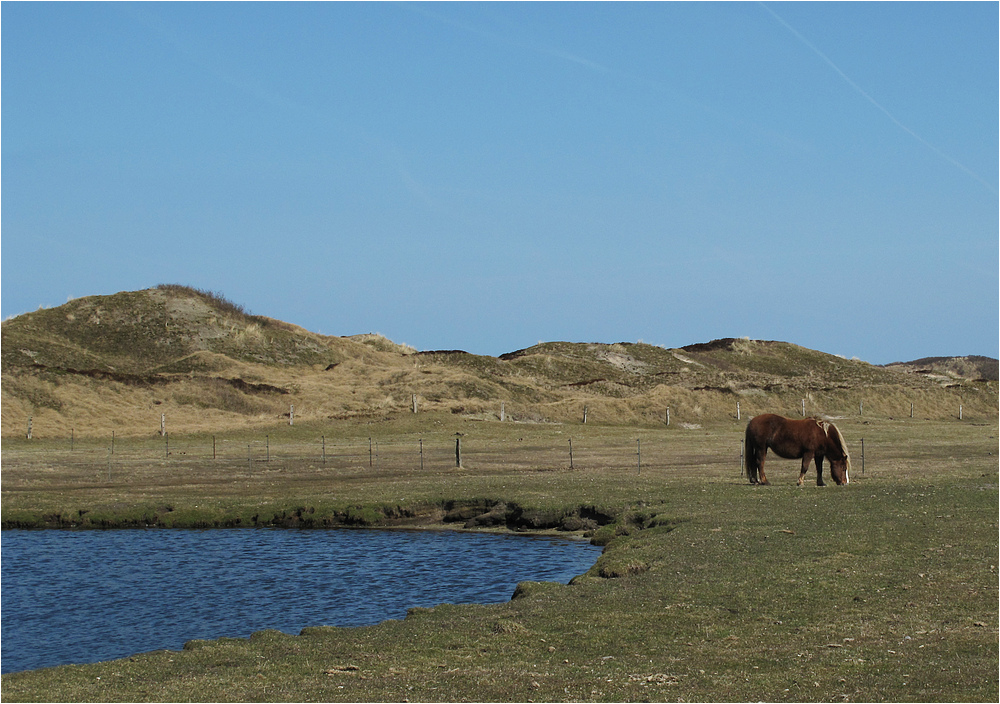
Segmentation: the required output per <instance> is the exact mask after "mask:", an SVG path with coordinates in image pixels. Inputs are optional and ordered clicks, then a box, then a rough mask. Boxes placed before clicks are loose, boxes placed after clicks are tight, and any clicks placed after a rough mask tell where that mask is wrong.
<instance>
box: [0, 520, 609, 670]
mask: <svg viewBox="0 0 1000 704" xmlns="http://www.w3.org/2000/svg"><path fill="white" fill-rule="evenodd" d="M0 541H2V542H0V546H2V556H0V570H2V574H0V579H2V610H0V619H2V627H0V632H2V656H0V661H2V671H3V672H14V671H18V670H26V669H35V668H39V667H47V666H50V665H61V664H67V663H86V662H97V661H102V660H111V659H115V658H120V657H126V656H128V655H133V654H136V653H140V652H146V651H150V650H158V649H161V648H167V649H180V648H181V647H183V645H184V643H185V642H186V641H188V640H192V639H195V638H204V639H213V638H220V637H247V636H249V635H250V634H251V633H253V632H254V631H259V630H263V629H267V628H273V629H277V630H280V631H284V632H286V633H292V634H297V633H298V632H299V631H301V630H302V629H303V628H305V627H306V626H320V625H330V626H361V625H369V624H373V623H378V622H379V621H383V620H385V619H387V618H403V617H404V616H405V615H406V610H407V608H410V607H414V606H425V607H426V606H434V605H436V604H441V603H454V604H466V603H478V604H489V603H499V602H504V601H508V600H509V599H510V597H511V595H512V594H513V592H514V588H515V587H516V585H517V583H518V582H521V581H525V580H538V581H541V580H544V581H557V582H563V583H565V582H568V581H569V580H570V579H572V578H573V577H574V576H576V575H578V574H582V573H583V572H586V571H587V570H588V569H589V568H590V567H591V566H592V565H593V564H594V562H595V560H596V559H597V557H598V555H600V552H601V548H598V547H594V546H592V545H590V544H588V543H586V542H583V541H570V540H562V539H555V538H553V539H549V538H538V537H526V536H506V535H492V534H491V535H484V534H477V533H459V532H454V531H379V530H299V531H297V530H268V529H242V530H241V529H234V530H200V531H199V530H115V531H79V532H74V531H55V530H49V531H18V530H10V531H7V530H5V531H3V533H2V536H0Z"/></svg>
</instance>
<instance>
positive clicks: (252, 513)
mask: <svg viewBox="0 0 1000 704" xmlns="http://www.w3.org/2000/svg"><path fill="white" fill-rule="evenodd" d="M615 520H616V516H614V515H612V514H611V513H610V512H608V511H604V510H600V509H598V508H596V507H594V506H578V507H574V508H568V509H537V508H529V507H524V506H520V505H518V504H517V503H513V502H504V501H487V500H470V501H446V502H444V503H441V504H424V505H414V506H401V505H394V506H365V505H356V506H340V507H323V506H304V505H300V506H291V507H282V508H274V507H268V508H266V509H263V508H258V509H253V510H250V509H242V510H230V511H226V510H225V509H219V508H215V507H198V506H195V507H184V508H180V507H175V506H172V505H161V506H147V507H135V506H124V505H115V506H103V507H95V508H93V509H78V510H76V511H71V512H66V511H63V512H59V513H42V512H27V511H21V512H13V513H11V514H10V515H6V514H5V515H4V516H3V518H2V521H0V527H2V528H4V529H45V528H49V529H77V530H79V529H121V528H201V529H204V528H420V527H425V528H431V527H446V528H457V529H467V530H490V529H493V530H509V531H514V532H527V531H531V532H549V531H552V532H558V533H565V534H579V535H582V536H583V537H588V538H589V537H591V536H592V535H594V533H595V532H596V531H597V530H598V529H599V528H601V527H602V526H606V525H609V524H611V523H613V522H614V521H615Z"/></svg>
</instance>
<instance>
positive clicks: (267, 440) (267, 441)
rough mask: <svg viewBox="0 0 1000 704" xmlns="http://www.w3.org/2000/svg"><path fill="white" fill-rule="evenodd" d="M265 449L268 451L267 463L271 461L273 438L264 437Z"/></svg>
mask: <svg viewBox="0 0 1000 704" xmlns="http://www.w3.org/2000/svg"><path fill="white" fill-rule="evenodd" d="M264 449H265V450H267V461H268V462H270V461H271V436H270V435H265V436H264Z"/></svg>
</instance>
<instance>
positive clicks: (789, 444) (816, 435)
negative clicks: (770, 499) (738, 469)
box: [746, 413, 851, 486]
mask: <svg viewBox="0 0 1000 704" xmlns="http://www.w3.org/2000/svg"><path fill="white" fill-rule="evenodd" d="M767 448H771V449H772V450H774V454H776V455H777V456H778V457H784V458H785V459H786V460H797V459H799V458H802V473H801V474H799V481H798V485H799V486H802V480H803V478H805V476H806V472H807V471H809V463H810V462H811V461H813V460H815V461H816V484H817V486H824V484H823V458H824V457H825V458H827V459H828V460H830V476H832V477H833V481H835V482H837V484H847V482H848V481H849V478H848V476H847V475H848V471H849V470H850V469H851V456H850V455H849V454H848V452H847V444H846V443H845V442H844V436H843V435H841V434H840V431H839V430H837V426H835V425H834V424H833V423H828V422H827V421H825V420H821V419H819V418H803V419H802V420H792V419H790V418H783V417H781V416H776V415H774V414H773V413H765V414H764V415H760V416H756V417H754V418H752V419H750V422H749V423H747V433H746V456H747V477H749V479H750V483H751V484H767V483H768V481H767V477H766V476H765V475H764V459H765V458H766V457H767Z"/></svg>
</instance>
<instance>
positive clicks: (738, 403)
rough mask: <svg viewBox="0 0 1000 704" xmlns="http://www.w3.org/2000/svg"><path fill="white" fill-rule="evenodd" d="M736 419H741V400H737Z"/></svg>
mask: <svg viewBox="0 0 1000 704" xmlns="http://www.w3.org/2000/svg"><path fill="white" fill-rule="evenodd" d="M736 420H740V402H739V401H737V402H736Z"/></svg>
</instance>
